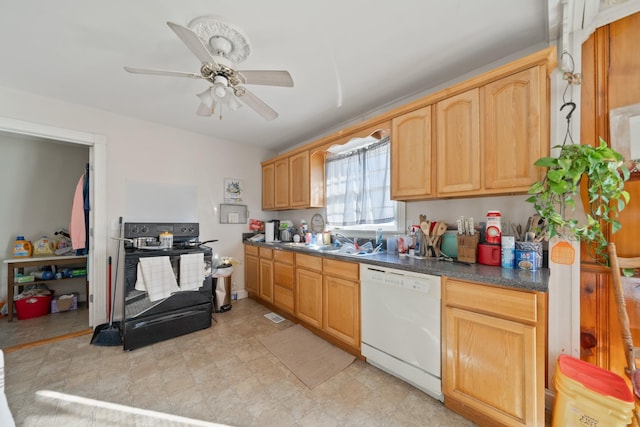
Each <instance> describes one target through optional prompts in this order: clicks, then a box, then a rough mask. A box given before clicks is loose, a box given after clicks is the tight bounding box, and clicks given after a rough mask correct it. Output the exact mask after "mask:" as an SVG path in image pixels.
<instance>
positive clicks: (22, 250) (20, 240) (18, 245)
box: [13, 236, 33, 258]
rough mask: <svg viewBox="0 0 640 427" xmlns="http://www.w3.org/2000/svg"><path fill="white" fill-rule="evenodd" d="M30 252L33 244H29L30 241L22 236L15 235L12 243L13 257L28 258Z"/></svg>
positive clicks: (31, 252)
mask: <svg viewBox="0 0 640 427" xmlns="http://www.w3.org/2000/svg"><path fill="white" fill-rule="evenodd" d="M32 254H33V246H31V242H28V241H26V240H24V236H18V237H16V241H15V243H14V244H13V257H14V258H28V257H30V256H31V255H32Z"/></svg>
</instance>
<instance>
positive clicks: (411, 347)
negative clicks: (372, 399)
mask: <svg viewBox="0 0 640 427" xmlns="http://www.w3.org/2000/svg"><path fill="white" fill-rule="evenodd" d="M440 289H441V285H440V277H438V276H431V275H427V274H419V273H414V272H410V271H402V270H397V269H393V268H386V267H379V266H376V265H368V264H360V300H361V311H362V347H361V351H362V355H363V356H365V357H366V358H367V362H368V363H370V364H372V365H374V366H376V367H378V368H380V369H382V370H384V371H386V372H388V373H390V374H392V375H394V376H396V377H398V378H400V379H402V380H404V381H406V382H408V383H410V384H412V385H414V386H415V387H417V388H419V389H420V390H422V391H424V392H425V393H427V394H429V395H430V396H432V397H434V398H436V399H438V400H440V401H443V399H444V397H443V395H442V387H441V375H440V358H441V352H440V299H441V297H440Z"/></svg>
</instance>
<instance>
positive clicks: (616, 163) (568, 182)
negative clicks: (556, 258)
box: [527, 138, 629, 262]
mask: <svg viewBox="0 0 640 427" xmlns="http://www.w3.org/2000/svg"><path fill="white" fill-rule="evenodd" d="M554 148H559V149H560V154H559V156H558V157H543V158H540V159H538V160H537V161H536V162H535V163H534V165H536V166H540V167H545V168H548V170H547V172H546V174H545V175H544V177H543V179H542V180H541V181H538V182H536V183H535V184H533V185H532V186H531V187H530V188H529V194H530V195H531V196H530V197H529V198H528V199H527V202H530V203H533V206H534V208H535V210H536V212H538V214H540V216H542V218H544V219H545V220H546V222H547V233H548V237H549V238H551V237H554V236H559V237H566V238H568V239H570V240H571V239H574V240H581V241H584V242H587V243H590V245H589V248H590V250H592V251H593V255H595V259H596V260H598V262H600V260H605V262H606V260H607V238H606V235H605V231H606V230H607V228H609V227H610V230H611V233H612V234H613V233H615V232H617V231H618V230H619V229H620V227H621V224H620V222H619V221H618V220H617V217H618V214H619V212H620V211H622V210H623V209H624V207H625V206H626V204H627V203H628V202H629V193H628V192H627V191H625V190H624V183H625V181H627V180H628V179H629V170H628V169H627V168H626V167H625V166H624V165H623V158H622V155H621V154H620V153H618V152H617V151H615V150H613V149H612V148H610V147H608V146H607V143H606V142H605V141H604V140H603V139H602V138H601V139H600V145H599V146H597V147H594V146H592V145H581V144H565V145H562V146H557V147H554ZM581 183H582V184H584V185H586V194H587V197H588V202H587V203H588V204H587V206H585V207H584V208H585V209H584V210H585V215H586V220H579V219H577V218H576V217H574V216H572V212H573V209H574V208H575V199H576V197H580V184H581Z"/></svg>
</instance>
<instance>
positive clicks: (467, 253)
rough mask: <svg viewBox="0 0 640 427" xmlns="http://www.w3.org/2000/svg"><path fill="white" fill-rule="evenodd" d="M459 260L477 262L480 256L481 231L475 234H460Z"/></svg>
mask: <svg viewBox="0 0 640 427" xmlns="http://www.w3.org/2000/svg"><path fill="white" fill-rule="evenodd" d="M456 237H457V241H458V261H464V262H470V263H475V262H476V259H477V256H478V242H479V241H480V233H476V234H474V235H473V236H468V235H466V234H458V235H457V236H456Z"/></svg>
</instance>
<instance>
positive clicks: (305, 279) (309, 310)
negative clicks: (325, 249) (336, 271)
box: [295, 254, 323, 328]
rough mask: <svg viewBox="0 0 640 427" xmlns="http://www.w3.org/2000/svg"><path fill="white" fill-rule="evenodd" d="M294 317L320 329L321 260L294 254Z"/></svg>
mask: <svg viewBox="0 0 640 427" xmlns="http://www.w3.org/2000/svg"><path fill="white" fill-rule="evenodd" d="M295 297H296V306H295V313H296V317H297V318H298V319H300V320H302V321H304V322H306V323H308V324H310V325H312V326H315V327H316V328H322V305H323V304H322V258H320V257H316V256H311V255H304V254H296V292H295Z"/></svg>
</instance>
